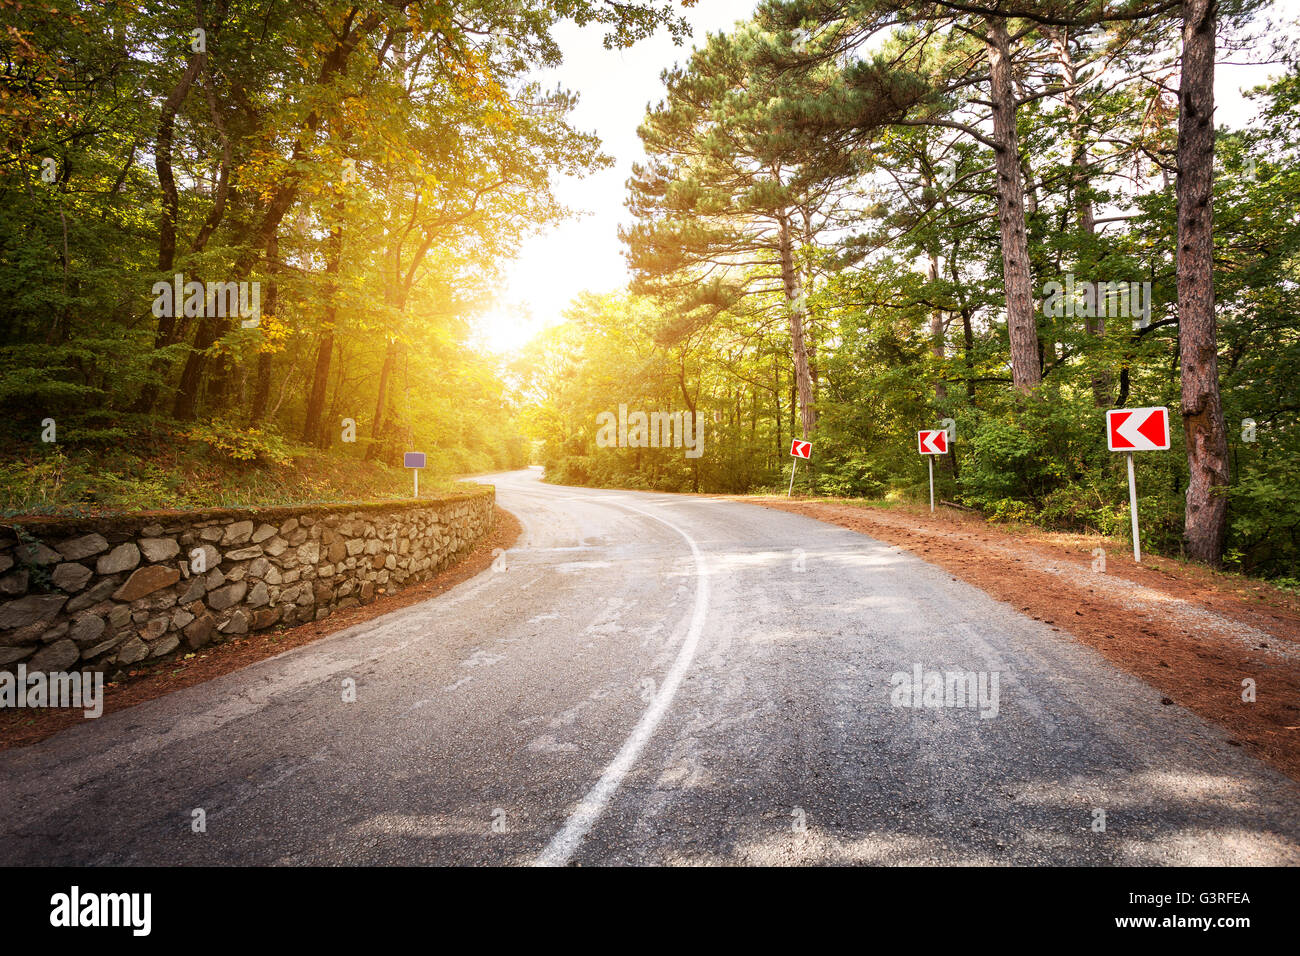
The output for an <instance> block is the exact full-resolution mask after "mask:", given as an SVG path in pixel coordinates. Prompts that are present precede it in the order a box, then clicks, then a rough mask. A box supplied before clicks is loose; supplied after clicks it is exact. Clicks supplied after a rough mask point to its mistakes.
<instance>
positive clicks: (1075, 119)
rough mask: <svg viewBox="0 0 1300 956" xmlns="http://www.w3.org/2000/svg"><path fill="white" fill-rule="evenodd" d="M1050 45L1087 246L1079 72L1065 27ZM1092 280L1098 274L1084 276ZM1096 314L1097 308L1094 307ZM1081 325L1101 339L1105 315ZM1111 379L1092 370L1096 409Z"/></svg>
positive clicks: (1089, 207) (1093, 224)
mask: <svg viewBox="0 0 1300 956" xmlns="http://www.w3.org/2000/svg"><path fill="white" fill-rule="evenodd" d="M1048 35H1049V36H1050V37H1051V40H1052V47H1053V49H1054V50H1055V51H1056V61H1057V64H1058V65H1059V66H1060V67H1061V85H1062V86H1063V87H1064V88H1065V90H1064V92H1063V93H1062V94H1061V96H1062V98H1063V100H1064V102H1065V108H1066V111H1067V112H1068V113H1069V114H1070V145H1071V150H1070V166H1071V169H1070V182H1071V185H1072V187H1073V190H1074V201H1075V204H1076V207H1077V209H1078V219H1077V223H1078V227H1079V231H1080V232H1081V233H1083V235H1084V236H1086V237H1087V240H1086V241H1088V242H1089V245H1091V239H1092V237H1094V236H1095V235H1096V234H1097V214H1096V210H1095V207H1094V206H1093V201H1092V171H1091V169H1089V164H1090V163H1091V162H1092V158H1091V156H1090V155H1089V154H1088V137H1087V122H1086V116H1085V115H1084V108H1083V101H1082V100H1081V99H1080V98H1079V71H1078V70H1077V69H1076V68H1075V65H1074V56H1073V55H1072V54H1071V52H1070V34H1069V31H1068V29H1067V28H1065V27H1061V28H1060V29H1059V30H1053V31H1050V32H1049V34H1048ZM1086 278H1087V279H1089V280H1090V281H1096V280H1097V279H1098V278H1099V277H1098V276H1087V277H1086ZM1098 311H1099V313H1100V310H1098ZM1083 327H1084V330H1085V331H1086V332H1088V334H1090V335H1094V336H1096V337H1097V338H1100V339H1104V338H1105V337H1106V316H1105V315H1103V314H1098V315H1097V316H1095V317H1092V318H1089V317H1086V316H1085V317H1084V320H1083ZM1114 389H1115V382H1114V379H1113V378H1112V377H1111V375H1110V373H1109V372H1107V371H1106V370H1104V369H1097V370H1096V371H1094V372H1093V373H1092V401H1093V404H1094V405H1096V406H1097V407H1098V408H1107V407H1108V406H1109V405H1110V401H1111V396H1112V395H1113V394H1114Z"/></svg>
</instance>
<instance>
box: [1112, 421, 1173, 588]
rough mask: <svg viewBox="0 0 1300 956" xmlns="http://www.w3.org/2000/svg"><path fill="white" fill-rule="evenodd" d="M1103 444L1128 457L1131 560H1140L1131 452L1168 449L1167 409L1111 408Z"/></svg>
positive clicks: (1134, 480) (1136, 500)
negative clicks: (1131, 531) (1131, 535)
mask: <svg viewBox="0 0 1300 956" xmlns="http://www.w3.org/2000/svg"><path fill="white" fill-rule="evenodd" d="M1106 447H1107V448H1108V449H1109V450H1111V451H1122V452H1124V453H1125V457H1126V458H1127V459H1128V508H1129V518H1130V520H1131V521H1132V524H1133V560H1134V561H1136V562H1138V563H1139V564H1141V563H1142V542H1141V538H1140V537H1139V535H1138V495H1137V478H1136V477H1135V476H1134V474H1133V452H1135V451H1168V450H1169V409H1167V408H1165V407H1164V406H1163V405H1161V406H1157V407H1154V408H1112V409H1111V410H1110V411H1108V412H1107V413H1106Z"/></svg>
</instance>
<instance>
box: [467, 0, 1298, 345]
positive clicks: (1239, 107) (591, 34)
mask: <svg viewBox="0 0 1300 956" xmlns="http://www.w3.org/2000/svg"><path fill="white" fill-rule="evenodd" d="M756 6H757V0H699V3H698V4H697V6H696V7H694V8H692V9H687V10H684V11H683V13H684V15H685V16H686V18H687V20H688V21H689V22H690V23H691V26H692V28H693V29H694V36H693V37H692V38H689V39H687V40H686V41H685V43H684V44H683V45H682V46H674V45H673V42H672V40H671V38H669V37H668V36H667V34H666V32H664V31H660V32H659V33H658V34H656V35H655V36H654V37H652V38H651V39H648V40H643V41H641V42H640V43H637V44H636V45H634V46H633V47H631V48H630V49H627V50H606V49H605V48H604V47H603V46H602V45H601V37H602V35H603V34H602V31H601V29H600V28H599V27H598V26H592V27H587V28H585V29H578V28H577V27H575V26H573V25H572V24H569V23H566V24H561V25H560V26H559V27H557V28H556V30H555V38H556V41H557V42H558V43H559V45H560V49H561V50H562V51H563V53H564V63H563V65H562V66H560V67H559V68H557V69H553V70H545V71H538V73H537V74H536V78H537V80H538V81H539V82H540V83H541V84H542V85H543V87H544V88H553V87H554V86H556V85H560V86H563V87H565V88H567V89H570V90H574V91H577V92H578V93H579V100H578V106H577V108H576V110H575V111H574V113H573V115H572V117H571V122H572V124H573V125H574V126H575V127H576V128H578V129H582V130H590V131H594V132H595V133H596V134H597V135H598V136H599V137H600V138H601V141H602V143H603V144H604V151H605V152H606V153H608V154H609V155H610V156H612V157H613V158H614V161H615V162H614V166H613V167H611V168H609V169H606V170H602V171H600V172H599V173H596V174H593V175H590V176H587V177H585V178H583V179H575V178H562V179H559V180H558V181H557V182H556V188H555V192H556V196H557V197H558V198H559V200H560V202H562V203H563V204H564V205H566V206H568V207H569V208H570V209H573V210H575V211H576V212H577V213H578V215H577V216H575V217H574V218H572V219H569V220H567V221H565V222H563V223H561V224H559V225H558V226H556V227H554V228H552V229H549V230H547V231H546V232H545V233H543V234H541V235H538V236H533V237H531V238H529V239H527V240H525V241H524V243H523V244H522V246H521V248H520V250H519V254H518V255H517V256H516V257H515V259H514V260H513V261H512V262H510V263H508V264H507V265H506V267H505V285H504V287H503V289H502V290H501V292H500V294H499V296H498V299H497V301H496V304H495V306H494V307H493V308H492V309H490V310H489V311H488V312H487V313H485V314H484V315H483V316H482V317H481V318H480V319H479V321H478V322H477V323H476V324H477V327H478V330H479V331H478V335H477V336H476V338H477V344H479V345H481V346H483V347H485V348H487V349H489V350H491V351H494V352H498V353H501V354H508V353H511V352H514V351H516V350H517V349H519V348H520V347H521V346H523V345H524V344H525V343H526V342H527V341H528V340H529V339H531V338H532V337H533V336H534V335H536V334H537V333H538V332H540V331H542V330H543V329H545V328H547V327H549V326H552V325H555V324H557V323H559V322H560V321H562V317H563V313H564V311H565V309H566V308H567V307H568V305H569V303H570V302H571V301H572V300H573V299H574V298H576V297H577V296H578V295H579V294H581V293H582V292H585V291H590V292H612V291H615V290H618V289H621V288H623V287H625V286H626V284H627V280H628V273H627V268H626V263H625V262H624V259H623V253H622V248H621V245H620V243H619V241H618V226H619V224H620V223H623V222H626V221H627V220H628V218H629V217H628V213H627V210H626V209H625V208H624V206H623V202H624V198H625V195H626V187H625V183H626V181H627V179H628V177H629V176H630V175H631V172H632V164H633V163H635V162H638V161H640V160H641V159H643V158H644V153H643V152H642V150H641V142H640V140H639V139H638V138H637V135H636V128H637V126H638V125H639V124H640V122H641V119H642V117H643V116H644V115H645V109H646V106H647V105H649V104H651V103H658V102H659V101H660V100H661V99H662V98H663V84H662V82H661V81H660V74H661V73H662V72H663V71H664V70H665V69H668V68H669V67H671V66H672V65H673V64H674V63H677V62H680V61H682V60H684V59H685V58H686V57H687V56H689V54H690V49H691V46H692V44H694V43H698V42H703V40H704V37H705V36H706V35H707V34H708V33H710V32H717V31H719V30H724V29H728V28H730V27H731V26H732V25H733V24H734V23H735V22H736V21H738V20H744V19H747V18H748V17H749V15H750V14H751V13H752V12H753V10H754V8H755V7H756ZM1269 16H1270V19H1278V18H1281V19H1284V20H1286V21H1292V22H1293V21H1295V20H1296V18H1297V17H1300V0H1278V2H1276V3H1275V4H1274V5H1273V7H1272V10H1271V12H1270V15H1269ZM1233 59H1234V60H1240V59H1242V57H1240V56H1234V57H1233ZM1274 69H1275V68H1272V67H1261V66H1253V65H1232V64H1222V63H1221V64H1220V65H1219V66H1218V67H1216V72H1215V99H1216V114H1217V115H1216V119H1217V121H1218V122H1219V123H1222V124H1225V125H1228V126H1231V127H1240V126H1242V125H1244V124H1245V123H1246V122H1247V121H1248V120H1249V118H1250V115H1251V112H1250V109H1249V106H1248V104H1247V103H1246V101H1245V99H1244V98H1243V97H1242V95H1241V90H1242V89H1243V88H1245V89H1249V88H1250V87H1252V86H1255V85H1258V84H1260V83H1262V82H1264V81H1265V80H1266V79H1267V78H1268V76H1269V74H1270V73H1271V72H1273V71H1274Z"/></svg>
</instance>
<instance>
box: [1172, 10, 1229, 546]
mask: <svg viewBox="0 0 1300 956" xmlns="http://www.w3.org/2000/svg"><path fill="white" fill-rule="evenodd" d="M1215 12H1216V11H1215V0H1183V62H1182V76H1181V77H1180V79H1179V85H1178V101H1179V110H1178V185H1177V191H1178V348H1179V352H1180V354H1181V362H1182V387H1183V388H1182V404H1183V434H1184V435H1185V436H1186V439H1187V469H1188V473H1189V474H1188V483H1187V509H1186V514H1185V519H1184V527H1183V543H1184V547H1185V548H1186V550H1187V554H1188V556H1189V557H1191V558H1193V559H1195V560H1198V561H1204V562H1206V563H1208V564H1211V565H1214V566H1217V565H1218V564H1219V563H1220V562H1221V561H1222V559H1223V549H1224V539H1225V536H1226V534H1227V526H1228V499H1227V497H1226V496H1225V494H1224V492H1225V491H1226V490H1227V486H1228V436H1227V431H1226V429H1225V427H1224V422H1223V406H1222V403H1221V401H1220V397H1219V354H1218V343H1217V330H1216V324H1215V315H1214V192H1213V190H1214V29H1215Z"/></svg>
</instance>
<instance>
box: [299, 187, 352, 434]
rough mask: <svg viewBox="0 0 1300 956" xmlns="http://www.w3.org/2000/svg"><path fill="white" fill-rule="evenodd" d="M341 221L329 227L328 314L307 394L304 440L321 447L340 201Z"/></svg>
mask: <svg viewBox="0 0 1300 956" xmlns="http://www.w3.org/2000/svg"><path fill="white" fill-rule="evenodd" d="M335 213H336V214H337V215H338V216H339V217H340V218H339V223H340V224H339V225H337V226H335V227H334V228H333V229H332V230H330V242H329V254H328V257H327V258H326V261H325V274H326V282H325V314H324V316H323V317H322V320H321V333H320V339H319V341H318V342H317V343H316V364H315V371H314V372H313V373H312V379H311V393H310V394H309V395H308V397H307V415H306V419H305V420H304V421H303V425H302V440H303V441H304V442H305V443H307V444H309V445H315V446H316V447H318V448H323V447H325V443H324V442H323V438H324V430H323V428H322V418H323V416H324V414H325V397H326V392H327V390H328V387H329V377H330V362H331V360H332V359H333V357H334V325H335V322H336V321H337V319H338V272H339V263H340V262H341V261H342V252H343V226H342V213H343V210H342V208H341V205H337V206H335Z"/></svg>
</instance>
